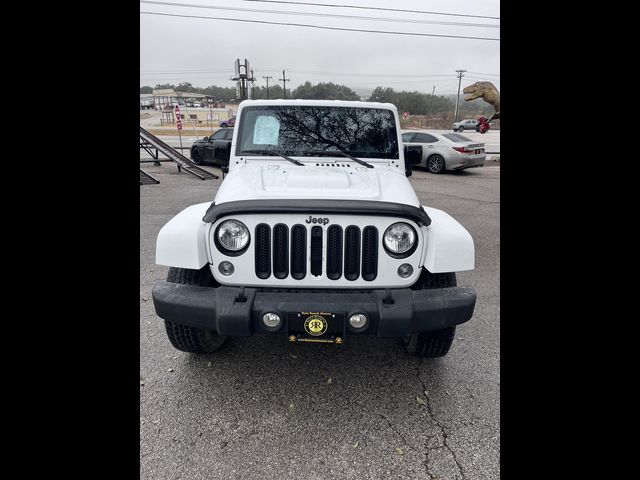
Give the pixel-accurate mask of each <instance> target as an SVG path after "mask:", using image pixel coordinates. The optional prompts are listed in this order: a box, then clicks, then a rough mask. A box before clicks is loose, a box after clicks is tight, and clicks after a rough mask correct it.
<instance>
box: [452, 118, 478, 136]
mask: <svg viewBox="0 0 640 480" xmlns="http://www.w3.org/2000/svg"><path fill="white" fill-rule="evenodd" d="M465 130H475V131H476V132H479V131H480V126H479V125H478V120H475V119H473V118H467V119H466V120H461V121H459V122H456V123H454V124H453V131H454V132H460V133H462V132H464V131H465Z"/></svg>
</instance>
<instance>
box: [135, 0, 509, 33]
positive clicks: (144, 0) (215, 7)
mask: <svg viewBox="0 0 640 480" xmlns="http://www.w3.org/2000/svg"><path fill="white" fill-rule="evenodd" d="M140 3H150V4H153V5H168V6H172V7H189V8H206V9H212V10H227V11H234V12H251V13H275V14H278V15H304V16H310V17H328V18H349V19H354V20H370V21H377V22H400V23H425V24H434V25H452V26H457V27H490V28H500V25H496V24H493V23H462V22H441V21H438V20H416V19H408V18H381V17H365V16H359V15H339V14H332V13H318V12H296V11H286V10H260V9H254V8H237V7H221V6H219V5H197V4H193V3H177V2H159V1H152V0H140Z"/></svg>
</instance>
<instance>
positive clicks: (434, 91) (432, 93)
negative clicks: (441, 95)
mask: <svg viewBox="0 0 640 480" xmlns="http://www.w3.org/2000/svg"><path fill="white" fill-rule="evenodd" d="M435 93H436V86H435V85H434V86H433V90H432V91H431V102H430V103H429V116H431V115H432V113H431V107H433V95H434V94H435ZM431 128H433V127H431Z"/></svg>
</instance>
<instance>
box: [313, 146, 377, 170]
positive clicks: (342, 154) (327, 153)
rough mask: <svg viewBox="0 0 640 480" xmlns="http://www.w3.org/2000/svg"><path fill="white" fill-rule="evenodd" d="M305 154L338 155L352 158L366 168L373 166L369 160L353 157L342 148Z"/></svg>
mask: <svg viewBox="0 0 640 480" xmlns="http://www.w3.org/2000/svg"><path fill="white" fill-rule="evenodd" d="M305 155H309V156H313V155H337V156H339V157H347V158H350V159H351V160H353V161H354V162H356V163H359V164H360V165H364V166H365V167H367V168H374V167H373V165H371V164H370V163H369V162H365V161H364V160H360V159H359V158H356V157H354V156H353V155H351V154H350V153H347V152H345V151H342V150H320V151H318V152H305Z"/></svg>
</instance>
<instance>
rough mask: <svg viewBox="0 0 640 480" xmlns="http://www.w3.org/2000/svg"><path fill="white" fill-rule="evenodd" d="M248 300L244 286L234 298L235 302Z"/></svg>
mask: <svg viewBox="0 0 640 480" xmlns="http://www.w3.org/2000/svg"><path fill="white" fill-rule="evenodd" d="M246 301H247V297H245V295H244V287H241V288H240V294H239V295H238V296H237V297H236V299H235V300H234V303H245V302H246Z"/></svg>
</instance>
